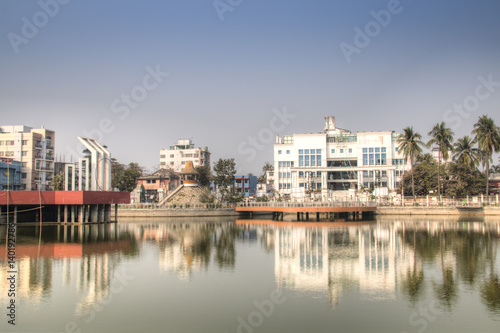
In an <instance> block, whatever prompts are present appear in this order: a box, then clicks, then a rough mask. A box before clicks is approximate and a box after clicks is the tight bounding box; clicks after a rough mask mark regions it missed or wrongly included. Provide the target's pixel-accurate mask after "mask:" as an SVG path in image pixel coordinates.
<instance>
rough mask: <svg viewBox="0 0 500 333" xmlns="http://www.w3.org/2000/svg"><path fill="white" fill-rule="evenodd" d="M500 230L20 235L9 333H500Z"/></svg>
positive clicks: (199, 229) (195, 228) (379, 225)
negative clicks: (12, 320) (12, 316)
mask: <svg viewBox="0 0 500 333" xmlns="http://www.w3.org/2000/svg"><path fill="white" fill-rule="evenodd" d="M499 221H500V219H498V218H495V219H482V218H479V219H476V220H474V219H458V218H430V217H425V218H410V217H390V218H378V219H377V220H374V221H363V222H355V223H354V222H350V223H313V222H306V223H288V222H273V221H269V220H235V219H227V218H197V219H189V218H183V219H169V220H158V219H151V220H135V221H125V220H122V221H120V222H119V223H118V224H110V225H90V226H44V227H43V228H42V229H41V231H40V229H39V228H38V227H34V226H29V227H28V226H18V228H17V238H16V247H15V250H16V262H15V268H16V272H17V273H16V274H15V279H16V281H15V293H16V295H15V297H9V295H8V290H9V289H10V288H11V286H10V281H9V280H8V278H9V277H10V276H11V274H10V273H8V271H9V268H8V262H7V260H8V258H7V256H6V245H2V250H1V251H0V258H1V259H0V263H1V264H0V291H1V294H0V302H1V304H2V309H3V310H2V319H1V321H0V331H2V332H228V333H229V332H242V333H243V332H244V333H253V332H406V333H410V332H419V333H421V332H455V333H456V332H499V331H500V281H499V276H500V258H499V248H500V222H499ZM6 232H7V229H6V228H5V226H2V227H0V234H1V235H2V236H1V237H2V238H1V239H2V241H3V242H2V244H7V243H6V239H5V235H6ZM40 232H41V234H40ZM12 299H14V302H15V303H14V304H15V324H16V325H15V326H13V325H11V324H9V323H8V321H9V320H11V319H10V318H9V316H7V315H8V314H9V313H10V312H9V311H10V310H9V309H7V307H8V306H9V304H11V303H10V302H11V300H12Z"/></svg>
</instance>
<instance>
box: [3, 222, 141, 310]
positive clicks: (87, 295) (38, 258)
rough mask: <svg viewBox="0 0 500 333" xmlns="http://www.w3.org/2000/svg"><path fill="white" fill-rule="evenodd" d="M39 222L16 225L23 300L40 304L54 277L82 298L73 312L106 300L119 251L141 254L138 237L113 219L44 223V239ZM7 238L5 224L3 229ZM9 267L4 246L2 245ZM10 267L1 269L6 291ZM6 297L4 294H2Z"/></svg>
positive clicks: (19, 285) (17, 256) (118, 258)
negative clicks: (108, 221) (94, 222)
mask: <svg viewBox="0 0 500 333" xmlns="http://www.w3.org/2000/svg"><path fill="white" fill-rule="evenodd" d="M39 232H40V229H39V228H38V227H18V228H17V239H16V261H17V267H18V274H17V277H18V279H17V291H18V292H17V294H16V297H17V298H20V299H29V301H30V302H31V303H40V302H41V301H42V300H43V299H45V298H50V296H51V292H52V289H53V288H55V287H56V286H54V281H57V280H59V279H60V277H62V284H63V285H64V286H72V287H74V289H75V290H77V291H78V292H79V293H80V295H81V297H80V301H79V302H78V304H77V306H76V310H75V312H76V313H77V314H79V313H80V312H81V311H82V310H83V309H85V308H88V307H89V306H91V305H92V304H95V303H98V302H100V301H102V300H103V299H105V298H106V297H107V296H108V294H109V287H110V280H111V277H112V275H113V272H114V271H115V268H116V267H117V266H118V264H119V263H120V261H121V256H122V255H124V254H126V255H134V253H135V255H137V246H136V244H135V241H134V240H133V239H132V238H131V235H129V234H128V231H127V230H124V229H123V228H120V226H117V225H115V224H108V225H103V224H101V225H87V226H78V225H72V226H68V225H66V226H62V225H59V226H46V227H43V229H42V238H41V241H40V237H39V236H40V235H39ZM0 233H1V235H2V237H3V239H2V240H3V241H5V228H3V230H0ZM0 258H1V259H0V264H1V266H2V267H5V266H4V265H5V263H6V248H5V247H2V248H0ZM5 274H7V272H6V270H3V269H2V270H0V289H1V290H8V288H7V283H9V282H8V281H7V280H6V276H5ZM4 297H6V294H5V293H1V294H0V299H2V298H4Z"/></svg>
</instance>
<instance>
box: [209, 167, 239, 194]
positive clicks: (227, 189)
mask: <svg viewBox="0 0 500 333" xmlns="http://www.w3.org/2000/svg"><path fill="white" fill-rule="evenodd" d="M214 172H215V174H214V176H213V181H214V184H215V186H217V188H218V189H219V193H220V194H221V199H220V201H221V202H222V201H224V199H226V197H228V196H231V194H232V193H233V192H234V186H233V185H234V175H236V163H235V162H234V158H229V159H222V158H220V159H219V160H218V161H217V163H215V165H214Z"/></svg>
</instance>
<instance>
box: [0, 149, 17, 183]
mask: <svg viewBox="0 0 500 333" xmlns="http://www.w3.org/2000/svg"><path fill="white" fill-rule="evenodd" d="M20 189H21V162H18V161H14V160H13V159H11V158H6V157H0V191H7V190H9V191H17V190H20Z"/></svg>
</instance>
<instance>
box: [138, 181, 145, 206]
mask: <svg viewBox="0 0 500 333" xmlns="http://www.w3.org/2000/svg"><path fill="white" fill-rule="evenodd" d="M139 201H140V202H146V190H145V189H144V185H142V184H141V192H140V195H139Z"/></svg>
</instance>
